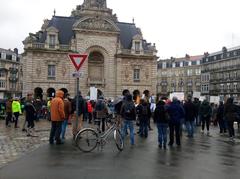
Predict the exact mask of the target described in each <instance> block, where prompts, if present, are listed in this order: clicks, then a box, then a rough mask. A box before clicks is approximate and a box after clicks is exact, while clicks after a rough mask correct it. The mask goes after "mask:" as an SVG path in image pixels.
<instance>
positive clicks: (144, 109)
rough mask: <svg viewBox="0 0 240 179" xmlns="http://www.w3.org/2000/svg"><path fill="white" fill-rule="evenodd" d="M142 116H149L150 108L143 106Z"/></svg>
mask: <svg viewBox="0 0 240 179" xmlns="http://www.w3.org/2000/svg"><path fill="white" fill-rule="evenodd" d="M142 115H143V116H147V115H148V107H147V106H142Z"/></svg>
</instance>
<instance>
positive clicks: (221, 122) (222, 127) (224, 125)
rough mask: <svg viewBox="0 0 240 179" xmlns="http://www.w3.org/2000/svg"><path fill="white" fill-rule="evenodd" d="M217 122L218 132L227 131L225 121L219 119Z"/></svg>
mask: <svg viewBox="0 0 240 179" xmlns="http://www.w3.org/2000/svg"><path fill="white" fill-rule="evenodd" d="M218 123H219V128H220V133H223V132H224V133H225V132H226V131H227V125H226V121H225V120H224V119H220V120H219V121H218Z"/></svg>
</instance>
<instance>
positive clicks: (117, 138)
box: [114, 129, 124, 151]
mask: <svg viewBox="0 0 240 179" xmlns="http://www.w3.org/2000/svg"><path fill="white" fill-rule="evenodd" d="M114 140H115V143H116V146H117V148H118V150H119V151H123V148H124V141H123V138H122V135H121V132H120V130H119V129H115V131H114Z"/></svg>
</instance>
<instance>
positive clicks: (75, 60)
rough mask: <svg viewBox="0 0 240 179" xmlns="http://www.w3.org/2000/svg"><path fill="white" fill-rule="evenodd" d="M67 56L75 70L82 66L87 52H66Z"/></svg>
mask: <svg viewBox="0 0 240 179" xmlns="http://www.w3.org/2000/svg"><path fill="white" fill-rule="evenodd" d="M68 57H69V58H70V60H71V61H72V64H73V65H74V67H75V68H76V70H77V71H79V69H80V68H81V67H82V65H83V63H84V62H85V61H86V60H87V57H88V55H87V54H68Z"/></svg>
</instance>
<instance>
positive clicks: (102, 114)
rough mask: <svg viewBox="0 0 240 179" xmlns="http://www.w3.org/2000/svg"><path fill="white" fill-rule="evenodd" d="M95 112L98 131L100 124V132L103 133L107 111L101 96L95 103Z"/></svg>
mask: <svg viewBox="0 0 240 179" xmlns="http://www.w3.org/2000/svg"><path fill="white" fill-rule="evenodd" d="M95 111H96V118H97V120H98V121H97V122H98V126H99V129H100V125H101V123H102V131H101V132H104V131H105V123H106V118H107V114H108V109H107V105H106V103H105V101H104V98H103V97H102V96H100V97H99V99H98V101H97V103H96V107H95Z"/></svg>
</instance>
